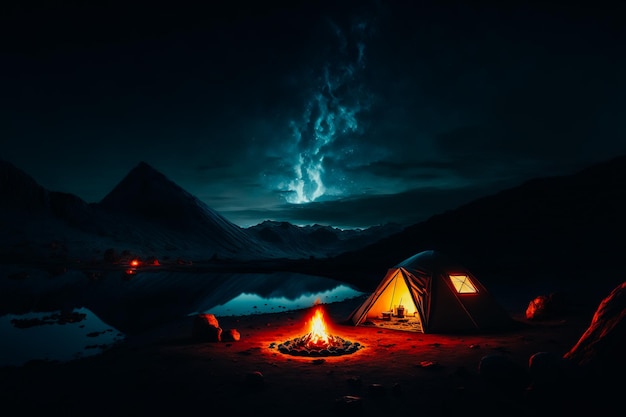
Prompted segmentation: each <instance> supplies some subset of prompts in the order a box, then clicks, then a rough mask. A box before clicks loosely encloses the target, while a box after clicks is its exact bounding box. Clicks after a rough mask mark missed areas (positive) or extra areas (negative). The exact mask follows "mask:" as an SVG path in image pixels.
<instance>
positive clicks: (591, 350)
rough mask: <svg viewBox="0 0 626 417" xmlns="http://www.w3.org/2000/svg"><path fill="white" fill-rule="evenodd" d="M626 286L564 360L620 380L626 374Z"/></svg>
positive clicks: (602, 304) (609, 299) (602, 305)
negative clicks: (625, 353) (611, 375)
mask: <svg viewBox="0 0 626 417" xmlns="http://www.w3.org/2000/svg"><path fill="white" fill-rule="evenodd" d="M625 351H626V282H623V283H622V284H620V285H619V286H617V287H616V288H615V289H613V291H611V293H610V294H609V295H608V296H607V297H605V298H604V299H603V300H602V301H601V302H600V305H599V306H598V308H597V309H596V311H595V313H594V315H593V318H592V319H591V324H590V325H589V327H588V328H587V330H586V331H585V332H584V333H583V335H582V336H581V337H580V339H579V340H578V342H577V343H576V344H575V345H574V346H573V347H572V348H571V349H570V350H569V351H568V352H566V353H565V354H564V355H563V357H564V358H565V359H568V360H570V361H572V362H573V363H574V364H576V365H578V366H580V367H583V368H586V369H588V370H591V371H593V372H599V373H602V374H605V375H606V374H614V375H616V376H618V377H619V378H620V379H621V378H622V377H623V374H624V372H625V371H626V356H625V355H624V352H625Z"/></svg>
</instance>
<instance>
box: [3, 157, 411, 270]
mask: <svg viewBox="0 0 626 417" xmlns="http://www.w3.org/2000/svg"><path fill="white" fill-rule="evenodd" d="M0 175H1V176H0V195H1V196H2V198H1V199H0V228H1V230H3V232H5V233H3V235H2V238H0V255H2V256H3V257H5V258H8V259H13V260H15V259H22V260H27V261H32V260H35V259H37V260H63V259H74V260H82V261H85V260H98V261H99V260H102V259H103V257H104V253H105V252H110V251H114V252H115V253H117V254H120V253H127V254H128V253H131V254H134V255H137V256H140V257H157V258H161V259H170V258H183V259H188V260H194V261H207V260H216V259H220V260H238V261H244V260H245V261H248V260H268V259H270V260H271V259H283V258H285V259H298V258H307V259H308V258H310V257H328V256H334V255H336V254H338V253H340V252H343V251H347V250H354V249H357V248H359V247H362V246H364V245H366V244H369V243H371V242H373V241H375V240H377V239H378V238H380V236H387V235H389V234H390V233H393V232H396V231H398V230H400V227H399V226H398V225H385V226H377V227H373V228H370V229H364V230H341V229H337V228H332V227H328V226H320V225H314V226H305V227H300V226H295V225H291V224H289V223H278V222H269V221H268V222H264V223H262V224H260V225H258V226H256V227H252V228H248V229H244V228H241V227H239V226H237V225H235V224H233V223H231V222H230V221H228V220H227V219H226V218H225V217H223V216H222V215H221V214H219V213H218V212H216V211H215V210H213V209H212V208H210V207H208V206H207V205H206V204H205V203H203V202H201V201H200V200H199V199H198V198H196V197H195V196H193V195H191V194H190V193H189V192H187V191H185V190H184V189H183V188H181V187H180V186H178V185H177V184H175V183H174V182H172V181H171V180H169V179H168V178H167V177H166V176H165V175H163V174H162V173H160V172H159V171H157V170H156V169H154V168H153V167H151V166H150V165H148V164H147V163H145V162H140V163H139V164H138V165H137V166H136V167H134V168H133V169H132V170H131V171H130V172H129V173H128V174H127V175H126V176H125V177H124V178H123V179H122V180H121V181H120V182H119V183H118V184H117V186H116V187H115V188H114V189H113V190H111V192H110V193H108V194H107V195H106V196H105V197H104V198H103V199H102V201H100V202H98V203H86V202H85V201H83V200H82V199H80V198H79V197H77V196H75V195H73V194H70V193H64V192H57V191H49V190H46V189H45V188H44V187H42V186H41V185H39V184H38V183H37V182H36V181H35V180H34V179H33V178H32V177H30V176H29V175H28V174H26V173H25V172H23V171H21V170H20V169H19V168H17V167H15V166H14V165H13V164H11V163H9V162H6V161H0Z"/></svg>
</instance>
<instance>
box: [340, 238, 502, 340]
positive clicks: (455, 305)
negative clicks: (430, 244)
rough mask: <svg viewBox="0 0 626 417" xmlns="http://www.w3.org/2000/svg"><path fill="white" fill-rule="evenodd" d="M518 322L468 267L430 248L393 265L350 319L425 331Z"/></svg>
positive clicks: (479, 328)
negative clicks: (514, 320) (513, 320)
mask: <svg viewBox="0 0 626 417" xmlns="http://www.w3.org/2000/svg"><path fill="white" fill-rule="evenodd" d="M511 322H512V320H511V318H510V316H509V315H508V313H507V312H506V311H505V310H504V309H503V308H502V307H501V306H500V305H499V304H498V303H497V302H496V300H495V298H494V297H493V296H492V295H491V294H489V292H488V291H487V289H486V288H485V287H484V286H483V285H482V284H481V283H480V281H478V279H476V277H475V276H474V275H472V274H471V273H470V272H469V271H468V270H467V269H465V268H463V267H461V266H459V265H456V264H454V263H452V262H451V261H450V259H448V258H447V257H446V256H444V255H443V254H441V253H439V252H437V251H433V250H428V251H424V252H420V253H418V254H416V255H413V256H411V257H410V258H407V259H406V260H404V261H402V262H400V263H399V264H397V265H396V266H394V267H393V268H391V269H389V270H388V271H387V274H386V275H385V277H384V278H383V280H382V281H381V283H380V284H379V285H378V287H377V288H376V290H375V291H374V292H373V293H372V294H371V295H370V296H369V297H368V298H367V299H366V300H365V302H363V303H362V304H361V305H360V306H358V307H357V308H356V309H355V310H354V311H353V312H352V313H351V314H350V316H349V318H348V323H352V324H354V325H355V326H358V325H361V324H369V325H377V326H382V327H387V328H392V329H399V330H410V331H417V332H422V333H445V332H467V331H485V330H491V329H496V328H502V327H504V326H506V325H507V324H510V323H511Z"/></svg>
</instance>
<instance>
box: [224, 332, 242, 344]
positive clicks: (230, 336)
mask: <svg viewBox="0 0 626 417" xmlns="http://www.w3.org/2000/svg"><path fill="white" fill-rule="evenodd" d="M240 340H241V334H240V333H239V332H238V331H237V329H228V330H226V331H224V332H222V342H238V341H240Z"/></svg>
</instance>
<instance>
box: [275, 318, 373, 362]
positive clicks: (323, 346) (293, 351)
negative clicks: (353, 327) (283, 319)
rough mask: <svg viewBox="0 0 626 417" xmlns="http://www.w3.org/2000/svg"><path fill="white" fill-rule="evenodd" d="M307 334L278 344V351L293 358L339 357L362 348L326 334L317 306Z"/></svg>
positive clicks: (354, 343) (356, 343)
mask: <svg viewBox="0 0 626 417" xmlns="http://www.w3.org/2000/svg"><path fill="white" fill-rule="evenodd" d="M309 327H310V331H309V333H307V334H305V335H303V336H300V337H296V338H293V339H291V340H287V341H285V342H283V343H280V344H279V345H278V346H277V348H278V351H279V352H281V353H284V354H286V355H294V356H340V355H347V354H351V353H354V352H356V351H358V350H359V349H361V348H362V347H363V346H362V345H361V344H360V343H358V342H351V341H349V340H345V339H343V338H341V337H339V336H333V335H331V334H329V333H328V330H327V328H326V323H325V321H324V313H323V311H322V308H321V307H320V306H318V307H317V308H316V310H315V313H314V314H313V317H312V318H311V320H310V326H309Z"/></svg>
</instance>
